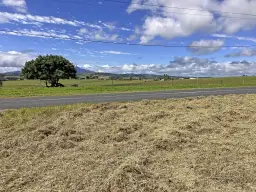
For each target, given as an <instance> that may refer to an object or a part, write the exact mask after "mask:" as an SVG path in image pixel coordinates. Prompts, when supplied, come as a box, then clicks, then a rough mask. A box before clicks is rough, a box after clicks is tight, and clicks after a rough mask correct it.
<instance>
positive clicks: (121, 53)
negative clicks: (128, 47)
mask: <svg viewBox="0 0 256 192" xmlns="http://www.w3.org/2000/svg"><path fill="white" fill-rule="evenodd" d="M100 53H102V54H113V55H131V53H126V52H121V51H101V52H100Z"/></svg>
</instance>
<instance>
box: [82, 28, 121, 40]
mask: <svg viewBox="0 0 256 192" xmlns="http://www.w3.org/2000/svg"><path fill="white" fill-rule="evenodd" d="M78 35H81V36H83V37H84V39H86V40H88V41H90V40H97V41H116V40H117V39H118V34H110V33H107V32H105V31H104V30H103V29H102V28H101V29H91V30H88V29H87V28H81V29H80V30H79V31H78Z"/></svg>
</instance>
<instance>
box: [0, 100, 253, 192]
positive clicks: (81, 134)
mask: <svg viewBox="0 0 256 192" xmlns="http://www.w3.org/2000/svg"><path fill="white" fill-rule="evenodd" d="M0 170H1V172H0V191H28V192H30V191H31V192H32V191H37V192H38V191H88V192H123V191H127V192H128V191H129V192H151V191H152V192H158V191H159V192H160V191H161V192H162V191H163V192H171V191H209V192H212V191H226V192H235V191H239V192H240V191H256V177H255V175H256V95H241V96H220V97H207V98H193V99H191V98H189V99H171V100H162V101H147V100H145V101H140V102H132V103H106V104H94V105H86V104H81V105H73V106H68V107H50V108H37V109H20V110H12V111H3V112H1V114H0Z"/></svg>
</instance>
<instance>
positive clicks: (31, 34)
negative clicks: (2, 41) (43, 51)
mask: <svg viewBox="0 0 256 192" xmlns="http://www.w3.org/2000/svg"><path fill="white" fill-rule="evenodd" d="M0 34H7V35H15V36H27V37H40V38H57V39H63V40H68V39H70V38H71V36H70V35H64V34H57V33H55V32H54V31H51V32H45V31H35V30H28V29H22V30H19V31H17V30H12V31H8V30H6V31H0ZM78 40H79V39H78Z"/></svg>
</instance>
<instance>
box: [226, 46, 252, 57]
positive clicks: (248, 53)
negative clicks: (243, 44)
mask: <svg viewBox="0 0 256 192" xmlns="http://www.w3.org/2000/svg"><path fill="white" fill-rule="evenodd" d="M252 56H256V49H249V48H245V49H242V50H240V51H237V52H233V53H229V54H227V55H225V57H252Z"/></svg>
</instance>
